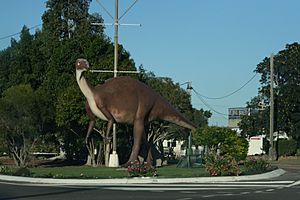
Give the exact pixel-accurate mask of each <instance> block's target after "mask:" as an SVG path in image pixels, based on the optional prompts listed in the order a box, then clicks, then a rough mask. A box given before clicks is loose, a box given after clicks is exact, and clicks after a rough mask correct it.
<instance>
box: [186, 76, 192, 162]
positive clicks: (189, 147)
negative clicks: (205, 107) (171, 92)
mask: <svg viewBox="0 0 300 200" xmlns="http://www.w3.org/2000/svg"><path fill="white" fill-rule="evenodd" d="M192 89H193V88H192V81H189V82H188V85H187V91H188V93H189V95H190V100H192ZM192 153H193V151H192V132H191V131H190V134H189V138H188V148H187V155H186V156H187V167H188V168H190V167H192V163H191V155H192Z"/></svg>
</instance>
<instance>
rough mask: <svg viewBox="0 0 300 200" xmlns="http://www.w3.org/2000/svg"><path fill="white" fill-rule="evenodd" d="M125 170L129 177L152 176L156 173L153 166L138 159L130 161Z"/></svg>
mask: <svg viewBox="0 0 300 200" xmlns="http://www.w3.org/2000/svg"><path fill="white" fill-rule="evenodd" d="M127 171H128V174H129V176H130V177H147V176H148V177H149V176H150V177H152V176H156V175H157V174H156V170H155V168H153V167H151V166H147V163H144V162H140V161H138V160H136V161H134V162H131V163H130V165H129V166H128V168H127Z"/></svg>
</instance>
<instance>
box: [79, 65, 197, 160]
mask: <svg viewBox="0 0 300 200" xmlns="http://www.w3.org/2000/svg"><path fill="white" fill-rule="evenodd" d="M75 67H76V79H77V83H78V85H79V88H80V90H81V91H82V93H83V94H84V96H85V97H86V99H87V104H86V111H87V114H88V116H89V118H90V123H89V127H88V131H87V135H86V141H87V139H88V137H89V135H90V134H91V131H92V130H93V128H94V126H95V123H96V117H98V118H100V119H102V120H106V121H108V123H107V130H106V133H107V135H108V133H110V130H111V127H112V125H113V123H114V122H117V123H128V124H133V138H134V142H133V147H132V151H131V155H130V157H129V160H128V162H127V163H126V164H125V165H124V166H128V165H129V164H130V162H132V161H135V160H137V159H138V154H139V151H140V146H141V143H142V140H144V139H145V138H147V137H145V136H146V133H145V125H147V124H149V122H150V121H152V120H155V119H161V120H165V121H169V122H173V123H175V124H177V125H179V126H182V127H185V128H188V129H195V128H196V126H195V125H193V124H192V123H191V122H189V121H188V120H187V119H185V118H184V117H183V116H182V115H181V114H180V113H179V112H178V111H177V110H176V109H175V108H173V107H172V106H171V105H170V104H169V103H168V102H167V100H165V99H164V98H163V97H162V96H160V95H159V94H158V93H156V92H155V91H154V90H153V89H151V88H150V87H149V86H147V85H145V84H144V83H142V82H140V81H138V80H135V79H132V78H130V77H125V76H120V77H116V78H112V79H109V80H107V81H106V82H104V83H103V84H99V85H96V86H95V87H93V86H92V85H91V84H90V83H89V82H88V81H87V80H86V79H85V77H84V76H83V72H85V71H87V70H88V69H89V63H88V61H87V60H85V59H77V61H76V63H75ZM148 147H149V146H148ZM148 147H147V148H148ZM147 163H148V164H149V163H151V164H152V155H151V150H150V147H149V148H148V157H147Z"/></svg>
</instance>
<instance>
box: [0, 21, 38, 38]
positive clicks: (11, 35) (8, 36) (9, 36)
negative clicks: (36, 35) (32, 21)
mask: <svg viewBox="0 0 300 200" xmlns="http://www.w3.org/2000/svg"><path fill="white" fill-rule="evenodd" d="M41 25H42V24H38V25H35V26H32V27H30V28H28V30H31V29H34V28H36V27H39V26H41ZM20 34H21V32H18V33H14V34H10V35H7V36H4V37H0V40H5V39H7V38H11V37H13V36H16V35H20Z"/></svg>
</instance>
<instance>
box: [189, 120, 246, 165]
mask: <svg viewBox="0 0 300 200" xmlns="http://www.w3.org/2000/svg"><path fill="white" fill-rule="evenodd" d="M193 140H194V143H195V145H203V146H204V147H207V148H208V151H209V152H211V153H214V154H216V153H217V152H219V153H220V155H228V156H232V157H233V158H235V159H236V160H237V161H239V160H243V159H245V158H246V156H247V152H248V142H247V141H246V140H245V139H244V138H241V137H239V136H238V135H237V133H236V132H235V131H233V130H231V129H229V128H225V127H217V126H205V127H202V128H198V129H196V130H195V131H193Z"/></svg>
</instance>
